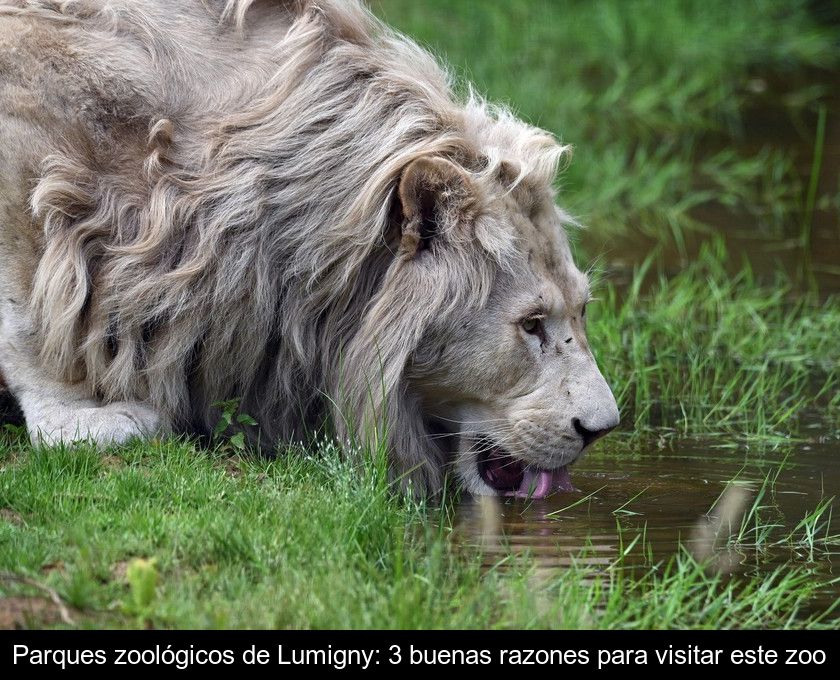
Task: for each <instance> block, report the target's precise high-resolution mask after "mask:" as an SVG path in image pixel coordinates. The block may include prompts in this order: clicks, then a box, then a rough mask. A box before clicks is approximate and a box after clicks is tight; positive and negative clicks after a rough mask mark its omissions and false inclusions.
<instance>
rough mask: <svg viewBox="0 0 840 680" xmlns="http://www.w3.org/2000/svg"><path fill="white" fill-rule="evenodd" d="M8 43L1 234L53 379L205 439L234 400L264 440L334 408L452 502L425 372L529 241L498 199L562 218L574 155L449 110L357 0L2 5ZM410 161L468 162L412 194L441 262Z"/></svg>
mask: <svg viewBox="0 0 840 680" xmlns="http://www.w3.org/2000/svg"><path fill="white" fill-rule="evenodd" d="M18 36H24V37H22V38H19V37H18ZM0 41H2V55H3V56H2V57H0V74H4V75H0V82H2V83H3V86H4V87H5V90H4V91H5V92H6V94H7V95H8V94H9V93H10V92H13V93H18V94H16V95H15V96H18V95H19V97H18V99H19V100H20V101H17V100H16V101H17V103H16V104H15V105H16V106H17V111H10V109H11V108H12V106H11V105H9V106H7V108H6V109H5V110H4V111H3V114H4V119H3V120H4V121H5V122H4V127H3V131H4V137H8V136H9V135H16V136H17V137H18V138H20V136H21V135H22V136H23V137H26V138H27V139H28V140H29V141H27V143H26V144H25V145H24V144H22V143H21V144H19V148H18V147H15V149H16V150H15V151H7V156H6V159H5V161H4V165H3V166H2V168H5V169H4V170H3V172H4V173H5V174H4V175H3V178H4V181H5V182H6V187H5V188H4V189H3V191H4V192H5V200H6V213H5V217H4V218H3V219H4V220H5V222H4V224H3V226H2V229H4V230H6V234H7V236H6V242H7V243H9V242H10V239H14V242H15V243H16V244H17V246H16V247H17V248H18V251H16V252H18V253H25V252H28V253H31V254H30V255H29V256H28V260H26V261H27V262H30V263H31V265H30V264H26V263H25V262H24V263H22V264H21V262H23V260H24V259H26V258H27V256H26V255H24V254H19V255H16V256H15V257H16V258H17V259H15V263H17V264H19V267H18V271H17V273H16V274H14V275H12V274H11V273H10V274H9V277H10V279H11V278H12V277H13V276H14V280H15V281H16V282H17V283H16V284H15V285H17V289H16V290H18V291H19V292H20V294H21V298H22V299H25V300H26V304H25V310H26V319H27V320H28V321H27V323H28V324H29V326H27V328H30V329H31V330H30V331H29V332H30V334H31V335H32V337H33V338H34V340H33V343H32V344H33V347H35V348H36V349H37V357H36V358H35V359H33V361H34V362H36V363H37V366H38V367H40V368H39V370H40V369H43V370H44V372H45V374H46V375H48V376H49V379H50V380H55V381H57V383H60V384H66V385H82V386H84V389H85V394H87V395H89V396H90V398H91V399H93V400H94V401H95V402H97V403H102V404H113V403H123V402H126V403H134V402H140V403H143V404H146V405H148V406H149V407H150V408H152V409H153V410H154V411H155V412H156V413H158V414H159V415H160V416H161V417H162V423H163V427H165V428H169V429H173V430H175V431H187V432H196V431H198V432H207V431H209V430H211V429H212V426H213V425H214V424H215V422H216V421H217V419H218V409H216V408H215V407H214V406H213V404H214V403H215V402H217V401H219V400H223V399H229V398H239V399H241V400H242V401H241V408H242V410H243V411H244V412H247V413H248V414H250V415H251V416H253V417H254V418H255V419H256V420H257V421H258V423H259V425H260V428H259V431H258V430H257V429H256V428H252V431H249V433H248V434H249V435H250V436H252V437H253V438H255V439H256V438H257V437H259V439H260V441H261V443H262V444H263V445H268V446H269V447H273V446H274V445H275V443H276V442H281V441H289V440H293V439H299V438H302V437H303V436H304V435H305V434H306V433H308V432H311V431H313V430H315V429H317V428H318V427H320V426H321V425H322V423H323V421H324V418H325V417H327V416H328V415H329V414H330V413H331V414H332V417H333V421H334V422H335V424H336V426H337V428H338V430H339V434H340V436H341V437H342V438H343V439H345V440H347V441H349V439H350V438H351V435H352V434H356V435H358V436H359V437H363V438H364V439H365V440H366V441H369V440H370V439H371V438H373V439H374V440H375V441H376V442H378V443H380V444H382V445H384V446H387V449H388V451H389V452H390V455H391V457H392V461H393V467H394V471H395V474H397V475H406V477H405V479H410V480H412V482H413V483H414V484H415V485H416V486H417V487H419V488H422V489H436V488H439V486H440V483H441V475H442V470H443V464H444V462H445V460H444V459H445V458H446V456H447V455H448V454H447V451H446V449H445V447H441V446H438V445H436V444H435V442H434V441H432V440H431V439H430V437H429V430H428V422H427V420H428V414H427V413H425V412H424V410H423V408H422V407H421V406H422V405H421V403H420V402H421V401H422V399H421V396H420V394H419V392H418V391H417V390H415V389H413V387H412V385H411V380H410V378H409V377H408V373H410V367H411V366H412V365H413V362H414V361H415V359H414V358H415V355H416V353H417V352H418V351H419V349H420V347H421V344H422V343H423V341H424V338H428V337H430V336H434V335H435V334H436V333H437V334H438V335H439V334H440V332H439V330H436V329H442V328H446V327H447V326H448V325H450V324H455V323H459V321H458V320H459V319H461V318H462V317H463V315H464V314H465V310H469V309H480V308H482V307H484V306H485V305H486V304H487V301H488V297H489V296H490V294H491V290H492V289H493V286H494V282H496V280H497V277H498V274H499V272H502V271H506V270H511V265H510V261H511V258H512V254H513V253H514V252H520V251H521V243H520V241H521V234H519V233H517V231H516V230H515V229H512V228H511V227H510V225H509V224H508V223H506V222H505V221H504V219H503V217H504V216H499V215H496V214H493V213H492V212H491V211H490V210H489V208H488V206H490V205H491V203H492V201H493V200H500V199H499V197H504V196H508V197H515V198H516V201H518V205H519V208H517V209H520V208H521V204H522V203H523V202H525V203H529V204H530V203H534V204H536V203H539V202H546V201H547V202H548V203H552V204H553V198H552V192H551V189H550V186H551V183H552V181H553V178H554V175H555V172H556V169H557V164H558V161H559V160H560V158H561V156H562V155H563V153H564V151H565V147H563V146H561V145H559V144H557V142H556V141H555V140H554V138H553V137H552V136H550V135H549V134H547V133H545V132H543V131H541V130H538V129H535V128H533V127H530V126H527V125H525V124H523V123H522V122H520V121H518V120H517V119H515V118H514V117H513V116H512V115H511V114H509V113H508V112H507V111H506V110H504V109H501V108H497V107H491V106H489V105H487V104H486V103H485V102H483V101H482V100H481V99H479V98H478V97H475V96H470V97H469V98H468V99H467V101H466V102H460V101H458V100H457V99H456V98H454V97H453V94H452V91H451V87H450V82H449V79H448V77H447V75H446V73H445V71H444V70H442V68H441V67H440V66H439V64H438V63H437V62H436V61H435V59H433V58H432V57H431V56H430V55H429V54H428V53H427V52H425V51H424V50H422V49H421V48H419V47H418V46H417V45H415V44H414V43H413V42H411V41H409V40H407V39H406V38H405V37H403V36H401V35H399V34H396V33H395V32H393V31H392V30H390V29H388V28H387V27H385V26H384V25H383V24H382V23H380V22H379V21H378V20H377V19H375V18H374V17H373V16H372V15H371V14H370V13H369V12H368V11H367V10H366V9H365V8H364V7H363V6H362V5H361V4H359V3H358V2H356V1H355V0H313V1H312V2H304V1H300V2H293V1H291V0H289V1H286V2H282V1H279V0H278V1H276V2H268V1H266V2H254V1H253V0H228V1H227V2H219V1H212V0H203V1H199V0H185V1H182V2H178V3H171V2H168V1H167V0H0ZM36 63H37V64H38V68H37V69H35V71H34V72H32V69H33V66H32V64H36ZM32 92H35V93H37V95H36V98H35V99H33V100H32V101H29V100H28V99H27V96H28V95H27V93H32ZM37 99H41V100H42V101H48V102H49V103H50V106H49V107H48V108H47V110H46V111H41V112H40V113H38V114H37V115H36V114H34V113H33V114H32V115H31V116H30V117H29V118H28V122H26V123H25V124H24V123H21V122H20V120H21V119H22V118H25V117H26V114H25V113H24V114H23V116H21V115H20V114H21V110H22V109H23V110H24V111H25V110H29V111H34V109H35V107H37V106H38V105H39V102H38V101H37ZM27 107H28V108H27ZM12 118H14V121H13V122H10V121H11V120H12ZM421 159H441V162H443V160H442V159H447V160H446V162H447V163H449V164H451V166H452V168H455V170H454V171H453V172H454V173H455V174H454V175H452V176H448V175H447V173H448V170H443V171H441V172H443V175H447V176H441V177H440V178H438V179H439V182H440V183H439V186H432V185H434V181H436V180H434V178H432V179H429V177H431V176H432V175H434V173H435V172H436V170H434V168H432V167H431V166H430V167H428V168H426V172H425V173H424V174H423V177H422V178H421V179H419V180H417V181H416V186H415V188H414V192H415V193H418V192H419V193H422V192H423V191H426V190H429V191H435V192H436V193H435V198H434V199H433V200H434V201H437V204H436V206H435V208H434V210H435V211H437V212H436V213H435V217H434V218H433V223H434V228H435V230H436V233H435V235H434V237H435V239H436V241H440V242H441V243H445V244H446V247H445V248H444V247H442V246H441V247H437V246H435V252H434V256H435V263H434V265H435V266H431V265H430V264H429V263H428V262H424V261H423V260H424V258H423V257H416V252H415V251H414V249H416V248H419V247H421V246H422V245H423V243H424V242H425V240H427V239H428V238H429V234H427V233H424V232H423V229H424V228H425V227H424V226H423V224H424V223H423V219H425V218H424V217H423V214H422V213H423V210H424V208H423V206H422V205H420V206H419V207H417V213H418V214H417V215H415V216H414V221H413V222H412V219H411V214H410V213H411V201H412V197H411V196H403V197H400V196H399V192H400V187H401V186H403V187H405V191H411V186H410V185H409V182H408V180H407V179H406V177H405V176H404V174H405V172H406V169H407V168H409V167H410V166H412V164H413V163H415V162H416V161H418V160H421ZM12 161H14V168H12V165H13V163H12ZM415 167H418V168H421V166H419V165H417V166H415ZM440 167H444V166H442V165H441V166H440ZM446 168H449V166H446ZM421 169H422V168H421ZM15 173H16V174H15ZM15 177H20V178H22V179H19V180H17V181H14V178H15ZM10 178H12V179H10ZM401 182H402V184H401ZM453 184H454V189H453ZM15 187H17V188H16V189H15ZM458 187H460V188H461V190H462V191H463V192H464V194H463V196H460V197H459V194H458V191H459V189H458ZM16 197H17V198H16ZM22 200H25V201H26V203H27V204H28V208H29V210H30V211H31V213H30V217H27V218H26V219H25V220H23V219H22V218H21V217H20V216H21V215H23V214H24V213H25V210H26V207H25V206H23V205H21V204H20V203H21V201H22ZM447 211H448V212H447ZM555 222H556V220H555ZM465 225H468V228H467V227H466V226H465ZM552 228H555V229H556V228H558V227H557V225H556V224H555V226H554V227H552ZM12 232H14V236H13V237H11V236H9V235H8V234H10V233H12ZM412 238H413V239H414V240H412ZM553 238H555V240H556V239H557V238H562V237H561V236H560V235H559V234H558V235H557V236H556V237H553ZM22 240H25V242H26V244H27V245H26V247H25V248H24V249H23V250H21V249H20V243H21V241H22ZM563 242H564V243H565V240H563ZM517 249H518V250H517ZM571 266H572V267H573V265H571ZM9 271H10V272H11V270H9ZM9 285H11V284H9ZM11 299H12V298H11V297H10V300H11ZM9 314H11V312H9ZM6 323H7V324H8V323H9V322H8V319H7V320H6ZM33 365H34V364H33ZM6 370H7V378H8V376H9V373H8V370H9V369H6ZM9 382H10V384H11V385H12V389H13V390H15V385H14V383H13V382H12V381H11V379H10V380H9ZM382 423H387V431H386V430H385V429H384V426H383V425H382Z"/></svg>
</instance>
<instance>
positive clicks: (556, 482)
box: [508, 465, 575, 498]
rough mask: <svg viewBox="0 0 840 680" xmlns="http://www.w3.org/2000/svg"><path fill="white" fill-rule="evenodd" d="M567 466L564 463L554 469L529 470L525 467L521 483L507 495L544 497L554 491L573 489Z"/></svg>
mask: <svg viewBox="0 0 840 680" xmlns="http://www.w3.org/2000/svg"><path fill="white" fill-rule="evenodd" d="M574 490H575V487H574V486H572V477H571V475H570V474H569V468H568V467H566V466H565V465H564V466H563V467H561V468H557V469H556V470H531V469H530V468H525V471H524V474H523V476H522V483H521V484H520V485H519V488H518V489H517V490H516V491H511V492H509V494H508V495H510V496H516V497H517V498H545V497H546V496H548V495H549V494H551V493H553V492H555V491H574Z"/></svg>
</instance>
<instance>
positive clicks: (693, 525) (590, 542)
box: [456, 433, 840, 609]
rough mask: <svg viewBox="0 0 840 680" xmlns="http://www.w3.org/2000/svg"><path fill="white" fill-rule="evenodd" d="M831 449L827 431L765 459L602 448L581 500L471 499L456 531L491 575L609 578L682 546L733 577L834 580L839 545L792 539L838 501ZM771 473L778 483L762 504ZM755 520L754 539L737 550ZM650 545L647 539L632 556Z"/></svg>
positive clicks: (578, 478)
mask: <svg viewBox="0 0 840 680" xmlns="http://www.w3.org/2000/svg"><path fill="white" fill-rule="evenodd" d="M821 439H822V437H821V436H820V435H819V434H818V433H817V434H815V436H814V439H813V441H808V442H803V443H800V444H797V445H794V446H785V447H780V448H779V449H776V450H774V451H769V452H762V453H757V452H756V451H754V450H750V449H749V448H748V447H746V446H727V447H725V448H722V447H721V442H719V441H714V440H710V441H703V440H683V441H676V442H671V443H669V444H668V445H667V446H666V447H665V448H660V445H659V444H658V443H657V442H652V443H651V444H649V445H641V446H633V447H632V448H631V450H629V451H626V450H622V452H620V453H619V452H617V451H611V450H610V447H609V444H608V442H607V441H604V442H601V443H600V446H601V447H602V448H603V449H604V450H603V451H600V452H596V453H594V455H589V456H587V457H586V458H584V460H583V461H582V462H581V463H580V464H578V465H577V466H575V468H574V470H573V473H572V481H573V483H574V485H575V487H576V488H577V489H578V491H577V492H572V493H558V494H555V495H553V496H550V497H548V498H546V499H543V500H530V501H525V500H511V499H505V500H496V499H492V500H487V499H471V500H468V501H465V502H464V503H462V504H461V506H460V507H459V511H458V514H457V520H456V533H457V535H458V540H460V541H463V542H464V543H466V544H469V545H475V546H477V547H481V549H482V550H483V552H484V559H485V564H486V565H487V566H491V565H495V564H497V563H498V562H499V561H500V560H504V559H506V558H508V557H509V556H510V555H511V554H514V555H523V556H525V555H527V556H529V557H530V558H531V559H533V561H534V563H535V566H536V568H537V569H541V570H545V569H549V570H550V569H560V568H563V567H566V566H568V565H570V564H572V563H576V564H579V565H588V566H592V567H596V568H604V569H605V568H607V567H611V566H616V565H620V566H622V567H633V566H653V565H656V564H663V563H667V561H668V560H669V559H670V558H671V557H672V556H673V555H674V554H675V553H676V552H677V551H678V550H679V549H680V546H681V545H682V546H685V547H686V548H687V549H688V550H689V551H690V552H692V553H693V554H694V555H695V556H696V557H698V558H701V559H705V558H707V557H713V559H714V563H715V564H717V565H718V567H719V568H720V569H721V570H723V571H725V572H727V573H732V572H734V573H747V574H749V573H752V572H755V571H756V570H766V571H770V570H772V569H773V568H774V567H776V566H778V565H779V564H781V563H784V562H787V561H788V560H790V559H791V558H796V561H797V563H799V564H801V565H803V566H805V567H808V568H813V569H814V570H815V571H816V572H818V573H820V574H822V575H824V576H829V575H831V574H837V573H840V545H838V544H837V543H836V542H833V544H831V545H827V546H826V545H820V544H817V545H816V546H815V549H814V550H813V552H812V551H811V550H810V548H809V547H808V546H807V545H806V544H803V543H800V542H799V541H800V540H801V538H802V535H803V532H801V531H798V532H796V535H795V537H794V539H795V540H792V541H791V540H787V536H788V534H790V532H791V530H793V529H794V528H795V527H796V526H797V524H798V523H799V522H800V521H801V520H802V519H803V517H804V516H805V514H806V513H808V512H811V511H813V510H814V509H815V508H817V507H818V506H819V504H820V502H821V501H823V500H824V499H826V498H827V497H828V496H831V495H833V494H836V493H837V492H838V491H840V465H838V458H837V454H838V442H837V440H836V439H834V440H828V441H821ZM619 448H621V449H624V448H625V447H624V446H623V445H621V446H620V447H619ZM768 475H769V476H770V477H771V478H773V479H774V480H775V483H774V484H773V485H772V487H771V488H769V489H767V490H766V491H765V493H763V494H762V486H763V484H764V481H765V479H766V478H767V477H768ZM733 480H736V481H735V483H734V484H733V483H732V482H733ZM733 488H737V489H739V490H740V491H741V493H740V494H737V496H738V497H736V498H735V499H734V502H733V503H730V506H729V508H728V509H727V510H725V511H722V510H721V508H722V506H723V504H722V503H721V504H717V501H718V499H719V498H721V496H722V494H724V492H725V491H726V490H728V489H733ZM730 493H731V492H730ZM756 501H757V502H756ZM754 503H755V505H757V506H758V508H759V510H758V513H757V515H758V521H759V524H760V525H762V526H769V525H774V526H775V528H774V529H773V530H772V531H771V536H770V538H768V539H767V540H763V541H757V540H756V532H754V531H752V527H753V526H754V519H755V516H750V515H749V512H750V510H751V508H752V507H753V505H754ZM733 505H734V507H733ZM832 505H833V506H834V508H833V509H834V513H833V514H834V519H833V520H832V519H830V518H829V512H828V511H826V513H824V515H823V516H822V518H821V519H820V520H819V522H818V524H820V526H821V530H820V536H825V535H826V534H828V535H836V534H838V533H840V521H838V520H837V517H838V515H840V513H838V510H840V504H838V503H837V502H836V501H835V502H834V503H833V504H832ZM721 512H723V514H725V515H728V520H729V522H730V524H729V525H728V526H727V527H725V528H724V530H723V531H721V532H720V533H718V534H717V536H716V537H715V524H714V520H715V518H716V517H719V516H720V515H721ZM745 515H746V516H747V517H749V520H748V522H747V523H746V525H747V527H746V531H745V534H744V535H743V537H742V538H741V539H740V540H738V539H737V538H736V537H737V535H738V533H739V530H740V527H741V522H742V519H743V517H744V516H745ZM730 527H731V529H730ZM640 535H642V536H643V540H640V541H639V542H637V543H636V545H635V546H633V547H632V549H630V550H629V551H628V552H626V554H624V553H625V551H627V548H628V545H629V544H631V543H632V542H633V540H634V538H636V537H637V536H640ZM715 538H716V539H717V540H715ZM774 544H775V545H774ZM837 597H840V586H838V585H836V584H835V586H834V588H833V589H827V590H826V591H825V592H823V593H822V594H821V596H820V598H819V601H818V602H814V606H815V608H820V609H821V608H824V607H825V606H827V605H829V604H831V603H832V602H833V601H834V600H835V599H836V598H837Z"/></svg>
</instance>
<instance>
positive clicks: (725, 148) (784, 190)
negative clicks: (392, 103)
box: [372, 0, 840, 290]
mask: <svg viewBox="0 0 840 680" xmlns="http://www.w3.org/2000/svg"><path fill="white" fill-rule="evenodd" d="M372 8H373V9H374V10H375V11H376V12H377V14H379V16H381V17H382V18H384V19H385V20H386V21H387V22H388V23H390V24H392V25H394V26H396V27H398V28H400V29H401V30H403V31H405V32H406V33H408V34H409V35H411V36H413V37H415V38H416V39H418V40H419V41H420V42H421V43H423V44H424V45H426V46H428V47H430V48H431V49H432V50H433V51H435V52H436V53H437V54H439V55H441V57H442V58H443V59H444V60H445V61H447V62H449V63H450V64H451V65H452V66H453V69H454V72H455V73H456V74H457V75H458V76H459V77H461V78H465V79H468V80H471V81H473V82H474V83H475V84H476V85H477V87H478V90H479V91H480V92H482V93H483V94H485V95H486V96H487V97H488V98H489V99H492V100H500V101H503V102H507V103H508V104H509V105H511V106H512V108H513V109H514V110H515V111H517V112H518V113H519V114H521V115H522V116H523V117H524V118H525V119H527V120H528V121H530V122H532V123H534V124H536V125H539V126H542V127H545V128H547V129H549V130H551V131H552V132H554V133H555V134H556V135H557V136H558V137H559V138H560V139H561V140H563V141H564V142H569V143H571V144H573V145H574V147H575V152H574V158H573V161H572V163H571V165H570V167H569V168H568V169H567V171H566V172H565V173H564V174H563V175H562V177H561V180H560V182H561V186H562V194H561V198H560V201H561V203H563V205H564V206H565V207H567V208H568V209H570V210H571V212H572V213H574V214H575V215H576V216H578V217H579V218H580V219H581V220H582V222H583V223H584V224H586V225H588V226H589V227H590V229H589V231H588V232H587V234H586V237H585V239H584V241H585V246H586V248H585V251H586V254H587V255H588V256H595V255H599V254H600V253H602V252H604V253H605V257H606V260H607V262H608V263H610V262H612V263H613V264H616V265H621V264H622V263H623V264H625V265H626V264H628V262H629V263H632V262H633V261H638V260H640V259H642V258H643V256H644V255H645V254H646V253H647V252H648V251H649V250H650V249H651V248H652V247H654V246H655V245H659V246H661V247H662V248H663V258H662V259H663V260H665V261H666V262H665V264H666V265H669V266H670V268H671V269H672V270H673V269H674V268H675V267H677V266H679V265H681V264H684V263H685V260H686V259H687V258H688V257H689V256H690V255H691V254H692V253H696V250H697V247H696V246H697V243H698V242H699V241H701V240H702V237H701V236H698V234H703V233H708V232H710V231H716V232H723V233H724V234H726V235H727V236H728V237H730V238H739V237H740V238H744V237H748V236H750V235H752V236H755V235H760V236H761V237H762V239H764V238H772V239H775V240H777V241H779V242H785V241H786V240H790V239H799V240H800V241H801V246H802V248H801V250H800V252H796V248H795V246H796V245H797V244H795V243H783V245H785V246H787V248H786V249H785V248H782V250H783V251H784V250H786V252H783V253H782V255H780V256H779V255H778V252H777V253H776V254H775V255H774V256H768V255H767V254H766V253H764V252H761V250H762V249H761V248H760V247H759V244H757V243H750V242H748V241H747V242H744V241H742V242H738V243H736V244H735V247H736V248H737V249H738V250H740V251H748V252H753V251H754V254H755V255H756V259H757V260H760V262H758V266H759V268H763V269H765V270H768V271H769V270H774V269H775V268H776V262H775V260H776V259H777V257H778V258H780V259H781V260H782V261H783V267H784V268H785V269H787V270H788V271H790V272H791V273H796V274H798V273H801V271H800V270H801V268H802V261H801V260H802V258H801V257H800V256H802V255H808V256H809V257H810V256H811V255H813V254H814V253H815V252H816V261H815V262H811V263H809V264H814V265H816V271H817V272H820V274H819V276H821V277H822V280H821V282H822V283H823V285H824V287H827V288H828V289H831V290H837V289H839V288H840V276H838V275H840V270H839V269H838V268H837V265H840V249H838V246H837V243H838V241H840V233H838V229H837V216H838V208H840V181H838V172H837V167H838V164H840V163H838V161H839V160H840V136H839V135H838V133H840V130H838V127H837V125H836V116H835V115H834V114H835V113H836V104H837V101H838V100H837V95H838V92H837V70H836V69H837V67H838V63H840V10H838V9H837V5H836V4H834V3H831V2H821V1H811V2H807V1H805V0H791V1H787V2H780V1H772V0H770V1H768V0H745V1H739V2H730V1H727V0H703V1H693V0H682V1H677V0H668V1H665V2H662V1H650V0H611V1H610V0H601V1H594V2H591V1H583V0H580V1H578V0H566V1H563V0H481V1H475V0H374V2H373V3H372ZM821 119H822V127H821V124H820V121H821ZM817 145H819V146H820V151H821V152H822V162H821V167H820V168H818V169H817V171H816V176H812V175H813V157H814V153H815V147H816V146H817ZM812 181H813V182H814V183H815V186H813V187H812V186H811V184H812ZM809 192H810V194H812V195H810V194H809ZM809 200H810V201H811V203H810V204H809ZM814 213H816V216H817V222H816V223H815V222H814ZM815 224H816V227H815ZM804 231H807V232H808V233H803V232H804ZM824 232H825V233H824ZM616 239H618V240H616ZM815 243H816V246H817V247H815ZM692 244H693V245H692ZM825 248H828V249H829V251H828V252H825ZM812 259H813V258H812ZM765 260H769V262H767V264H766V265H765V264H764V261H765ZM832 265H833V267H832Z"/></svg>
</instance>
